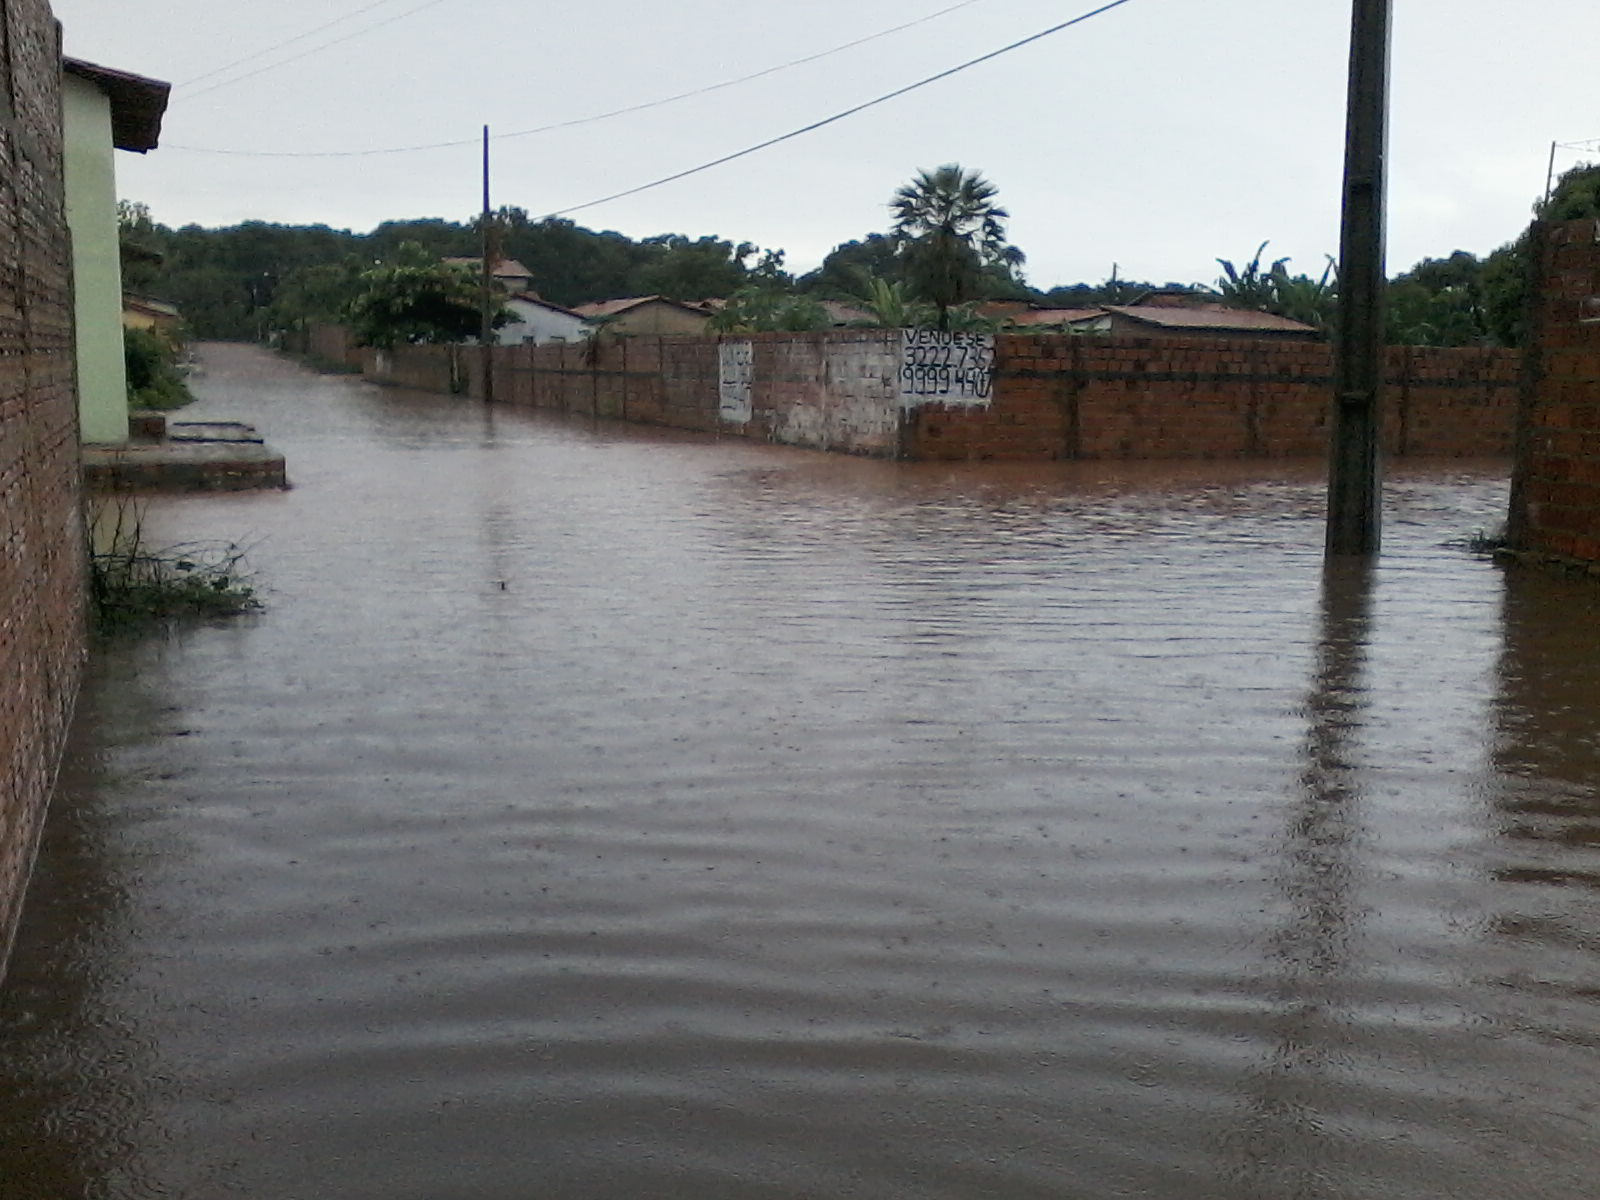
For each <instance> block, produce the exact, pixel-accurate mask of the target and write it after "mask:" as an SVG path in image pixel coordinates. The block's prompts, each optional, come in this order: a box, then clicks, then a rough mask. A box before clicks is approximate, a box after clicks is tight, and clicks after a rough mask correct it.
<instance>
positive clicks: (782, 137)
mask: <svg viewBox="0 0 1600 1200" xmlns="http://www.w3.org/2000/svg"><path fill="white" fill-rule="evenodd" d="M1127 3H1128V0H1111V3H1109V4H1102V5H1101V6H1100V7H1099V8H1096V9H1093V10H1091V11H1090V12H1086V13H1084V14H1082V15H1081V16H1077V17H1073V18H1072V20H1070V21H1063V22H1061V24H1059V25H1052V26H1051V27H1050V28H1049V29H1045V30H1041V31H1040V32H1038V33H1035V34H1033V35H1032V36H1030V37H1025V38H1022V39H1021V40H1020V41H1015V42H1012V43H1011V44H1010V45H1009V46H1002V47H1000V49H998V50H991V51H990V52H989V53H988V54H983V55H980V56H978V57H977V58H972V59H968V60H967V61H966V62H964V63H962V64H960V65H959V66H955V67H951V68H949V69H948V70H945V71H940V72H939V73H938V74H937V75H929V76H928V77H927V78H926V79H919V80H917V82H916V83H910V84H907V85H906V86H905V87H902V88H896V89H895V90H894V91H892V92H887V93H885V94H884V95H882V96H879V97H877V98H876V99H874V100H868V101H866V102H865V103H862V104H857V105H855V106H854V107H851V108H847V109H845V110H844V111H843V112H837V113H834V114H833V116H831V117H824V118H823V119H822V120H820V121H813V122H812V123H811V124H809V125H804V126H801V127H800V128H799V129H792V130H790V131H789V132H788V133H782V134H779V135H778V136H777V137H773V138H768V139H767V140H766V141H764V142H758V143H756V144H755V145H754V146H747V147H745V148H744V149H743V150H736V151H734V152H733V153H732V154H724V155H723V156H722V157H721V158H715V159H712V160H711V161H710V162H707V163H701V164H700V165H699V166H697V167H690V168H689V169H688V170H686V171H677V172H675V173H673V174H671V175H665V176H663V177H662V178H660V179H656V180H652V181H651V182H650V183H642V184H640V185H639V186H638V187H631V188H626V189H625V190H623V191H620V192H613V193H612V194H611V195H609V196H602V197H600V198H599V199H598V200H586V201H584V202H583V203H582V204H573V205H569V206H568V207H566V208H558V209H555V210H554V211H552V212H548V213H546V214H545V215H544V216H542V217H540V218H539V220H541V221H548V220H549V219H550V218H552V217H564V216H566V215H567V214H568V213H575V212H581V211H583V210H584V209H586V208H595V207H597V206H598V205H601V204H609V203H611V201H613V200H621V199H622V198H624V197H625V196H637V195H638V194H639V193H640V192H648V191H650V190H651V189H653V188H658V187H661V186H662V185H664V184H668V183H676V182H677V181H678V180H680V179H687V178H688V177H689V176H691V175H698V174H700V172H702V171H709V170H711V169H712V168H713V167H720V166H722V165H723V164H724V163H730V162H733V161H734V160H735V159H739V158H744V157H746V156H747V155H750V154H754V153H756V152H757V151H759V150H765V149H767V148H768V147H770V146H776V145H778V144H779V143H780V142H787V141H789V140H791V139H793V138H797V137H800V136H801V135H803V134H807V133H812V132H814V131H816V130H818V129H821V128H823V127H824V126H826V125H832V124H834V123H835V122H836V121H842V120H844V119H845V118H846V117H853V116H855V115H856V114H857V113H859V112H864V111H866V110H867V109H869V108H875V107H876V106H877V105H879V104H884V103H887V102H888V101H890V100H894V99H897V98H898V97H900V96H904V95H905V94H906V93H907V92H914V91H916V90H917V89H918V88H924V87H927V86H928V85H929V84H931V83H937V82H938V81H939V80H941V79H948V78H950V76H952V75H955V74H958V73H960V72H962V71H965V70H967V69H968V68H970V67H975V66H977V65H978V64H979V63H986V62H989V61H990V60H991V59H995V58H999V57H1000V56H1001V55H1002V54H1009V53H1011V51H1013V50H1019V49H1021V48H1022V47H1023V46H1026V45H1029V44H1030V43H1032V42H1037V41H1039V40H1041V39H1042V38H1047V37H1049V36H1050V35H1051V34H1053V33H1060V32H1061V31H1062V30H1063V29H1070V28H1072V26H1074V25H1081V24H1083V22H1085V21H1087V20H1089V19H1091V18H1093V17H1098V16H1099V15H1100V14H1101V13H1106V12H1110V11H1111V10H1112V9H1113V8H1120V7H1121V6H1122V5H1124V4H1127Z"/></svg>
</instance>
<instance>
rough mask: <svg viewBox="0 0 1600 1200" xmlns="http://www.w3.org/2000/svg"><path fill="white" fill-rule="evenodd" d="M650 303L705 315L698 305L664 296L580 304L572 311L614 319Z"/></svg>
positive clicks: (624, 298)
mask: <svg viewBox="0 0 1600 1200" xmlns="http://www.w3.org/2000/svg"><path fill="white" fill-rule="evenodd" d="M651 303H655V304H670V305H672V307H673V308H681V309H683V310H684V311H686V312H692V313H694V314H695V315H696V316H701V317H703V316H705V315H706V310H705V309H703V308H700V307H699V306H698V305H694V304H685V303H683V302H682V301H681V300H668V299H667V298H666V297H665V296H625V297H623V298H622V299H620V300H596V301H595V302H594V303H593V304H580V305H578V306H577V307H576V308H575V309H574V310H573V311H574V312H577V313H580V314H582V315H583V316H585V317H590V318H593V317H614V316H616V315H617V314H618V313H625V312H628V311H629V310H630V309H635V308H638V307H639V306H640V305H643V304H651Z"/></svg>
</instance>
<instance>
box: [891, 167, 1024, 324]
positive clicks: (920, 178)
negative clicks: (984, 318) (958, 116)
mask: <svg viewBox="0 0 1600 1200" xmlns="http://www.w3.org/2000/svg"><path fill="white" fill-rule="evenodd" d="M997 194H998V190H997V189H996V188H995V186H994V184H992V183H990V182H989V181H988V180H987V179H985V178H984V177H983V176H982V175H980V174H979V173H978V172H976V171H964V170H962V169H961V167H960V166H959V165H958V164H956V163H947V164H945V165H944V166H942V167H940V168H939V169H938V170H936V171H919V172H917V176H916V178H914V179H913V180H912V181H911V182H910V183H908V184H906V185H904V186H903V187H901V188H900V189H899V190H898V191H896V192H895V194H894V198H893V199H892V200H891V201H890V202H889V208H890V211H891V212H893V214H894V226H893V230H892V232H893V236H894V237H895V239H896V240H897V241H898V243H899V245H900V258H901V262H902V265H903V267H904V271H905V278H906V281H907V282H908V283H909V284H910V285H911V287H912V289H913V291H914V292H915V293H916V294H917V295H918V296H920V297H921V298H922V299H924V300H926V301H927V302H928V303H930V304H932V305H933V306H934V310H935V311H936V313H937V314H938V325H939V328H940V329H948V328H949V327H950V310H951V309H952V308H954V307H955V306H956V305H959V304H962V303H965V302H966V301H968V300H976V299H979V298H981V297H982V296H983V295H984V294H985V292H986V291H987V290H988V286H987V285H989V284H990V283H991V281H990V280H989V279H988V278H986V272H987V271H988V270H989V269H991V268H993V267H996V266H999V267H1003V268H1005V270H1006V271H1007V273H1008V274H1009V273H1011V272H1014V270H1015V268H1016V267H1018V266H1019V265H1021V263H1022V261H1023V254H1022V251H1020V250H1018V249H1017V248H1016V247H1015V246H1012V245H1010V244H1009V243H1008V242H1007V241H1006V226H1005V223H1006V221H1007V220H1008V219H1009V218H1010V215H1011V214H1010V213H1008V212H1006V210H1005V209H1003V208H1001V207H1000V206H999V205H998V204H996V203H995V196H996V195H997Z"/></svg>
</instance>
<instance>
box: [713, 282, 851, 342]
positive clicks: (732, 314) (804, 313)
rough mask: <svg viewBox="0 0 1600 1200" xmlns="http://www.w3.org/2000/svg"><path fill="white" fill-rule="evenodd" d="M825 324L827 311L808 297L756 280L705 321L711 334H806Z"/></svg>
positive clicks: (741, 289) (735, 294)
mask: <svg viewBox="0 0 1600 1200" xmlns="http://www.w3.org/2000/svg"><path fill="white" fill-rule="evenodd" d="M827 327H828V311H827V309H825V308H823V307H822V305H821V304H820V303H819V302H818V301H816V300H814V299H813V298H812V297H810V296H795V295H791V294H789V293H788V292H785V291H784V290H783V289H782V288H779V287H774V286H772V285H770V284H765V285H763V284H759V283H752V284H748V285H746V286H745V287H742V288H740V289H739V290H738V291H736V292H735V293H734V294H733V295H732V297H730V298H729V300H728V302H727V303H726V304H725V305H723V306H722V308H720V309H719V310H717V312H715V313H714V314H712V317H711V319H710V320H709V321H707V322H706V328H707V329H709V330H710V331H712V332H713V333H772V332H788V333H810V332H813V331H816V330H820V329H826V328H827Z"/></svg>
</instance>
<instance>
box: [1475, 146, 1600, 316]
mask: <svg viewBox="0 0 1600 1200" xmlns="http://www.w3.org/2000/svg"><path fill="white" fill-rule="evenodd" d="M1533 211H1534V215H1535V216H1537V217H1539V218H1540V219H1541V220H1544V221H1577V220H1584V219H1592V218H1596V217H1600V165H1597V164H1595V163H1580V164H1579V165H1578V166H1576V167H1573V168H1572V169H1571V170H1569V171H1566V172H1564V173H1563V174H1562V176H1561V178H1560V179H1559V180H1558V181H1557V183H1556V186H1555V187H1554V189H1552V190H1551V193H1550V197H1549V199H1548V200H1541V201H1540V202H1539V203H1537V204H1535V205H1534V206H1533ZM1531 244H1532V239H1531V238H1530V236H1529V232H1528V231H1527V230H1523V232H1522V234H1521V236H1519V237H1518V238H1517V240H1516V241H1514V242H1510V243H1508V244H1507V245H1504V246H1501V247H1500V249H1498V250H1496V251H1495V252H1494V253H1493V254H1491V255H1489V257H1488V258H1486V259H1485V260H1484V263H1483V274H1482V277H1481V286H1482V289H1483V307H1484V319H1485V321H1486V323H1487V324H1488V327H1489V332H1490V333H1491V334H1493V335H1494V337H1495V339H1496V340H1497V341H1499V342H1500V344H1501V345H1503V346H1520V345H1521V344H1522V340H1523V336H1524V331H1523V322H1524V321H1525V319H1526V317H1525V314H1524V309H1525V307H1526V304H1527V290H1528V255H1529V252H1530V246H1531Z"/></svg>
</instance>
